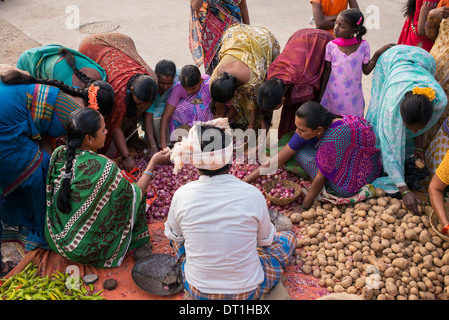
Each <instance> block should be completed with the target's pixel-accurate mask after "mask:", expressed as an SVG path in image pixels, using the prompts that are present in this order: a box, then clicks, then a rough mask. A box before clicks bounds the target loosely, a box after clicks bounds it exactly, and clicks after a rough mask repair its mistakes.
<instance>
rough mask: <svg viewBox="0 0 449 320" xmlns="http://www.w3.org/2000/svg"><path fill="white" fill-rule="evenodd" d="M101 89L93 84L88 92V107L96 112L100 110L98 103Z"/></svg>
mask: <svg viewBox="0 0 449 320" xmlns="http://www.w3.org/2000/svg"><path fill="white" fill-rule="evenodd" d="M99 89H100V87H96V86H94V85H93V84H92V85H91V86H90V87H89V90H88V98H89V101H88V107H89V108H92V109H95V110H99V107H98V102H97V92H98V90H99Z"/></svg>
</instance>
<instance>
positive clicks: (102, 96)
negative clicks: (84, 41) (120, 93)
mask: <svg viewBox="0 0 449 320" xmlns="http://www.w3.org/2000/svg"><path fill="white" fill-rule="evenodd" d="M59 54H60V55H62V57H63V58H65V60H66V62H67V64H68V65H69V66H70V67H71V68H72V70H73V72H74V73H75V75H76V76H77V77H78V78H79V79H80V80H81V81H82V82H83V83H84V84H85V85H86V88H87V89H88V88H89V87H90V85H92V84H94V85H95V86H98V87H100V89H99V90H98V92H97V103H98V107H99V108H100V113H101V114H103V115H106V114H109V113H110V112H111V110H112V104H113V102H114V97H115V93H114V88H112V86H111V85H110V84H109V83H107V82H105V81H103V80H97V79H93V78H91V77H89V76H87V75H86V74H84V73H83V72H82V71H80V70H79V69H78V68H77V67H76V66H75V65H76V61H75V56H74V54H73V53H72V52H71V51H70V50H69V49H67V48H61V49H59Z"/></svg>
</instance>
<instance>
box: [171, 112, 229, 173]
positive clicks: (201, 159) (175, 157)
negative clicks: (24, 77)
mask: <svg viewBox="0 0 449 320" xmlns="http://www.w3.org/2000/svg"><path fill="white" fill-rule="evenodd" d="M202 125H206V126H212V127H216V128H219V129H223V130H224V132H225V135H226V136H229V137H231V136H232V134H231V128H230V126H229V122H228V118H218V119H214V120H210V121H207V122H197V123H195V124H194V125H193V126H192V128H191V129H190V130H189V134H188V136H187V137H182V140H181V141H180V142H177V143H176V144H175V145H174V146H173V148H172V154H171V156H170V159H171V161H172V162H173V164H174V169H173V173H174V174H177V173H178V170H180V169H182V168H183V166H184V164H191V165H193V166H194V167H195V168H197V169H200V170H211V171H213V170H218V169H221V168H223V167H224V166H225V165H226V164H228V163H231V161H232V156H233V143H230V144H229V145H228V146H227V147H226V148H224V149H219V150H214V151H204V152H203V151H202V150H201V138H202V137H201V126H202ZM220 145H221V144H220Z"/></svg>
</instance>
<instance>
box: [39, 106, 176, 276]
mask: <svg viewBox="0 0 449 320" xmlns="http://www.w3.org/2000/svg"><path fill="white" fill-rule="evenodd" d="M68 122H69V124H68V128H67V145H66V146H60V147H58V148H57V149H56V150H55V152H54V153H53V155H52V157H51V161H50V167H49V171H48V175H47V189H46V198H47V216H46V227H45V236H46V238H47V242H48V244H49V246H50V247H51V248H52V249H53V250H54V251H56V252H58V253H59V254H60V255H62V256H63V257H65V258H67V259H69V260H71V261H74V262H78V263H81V264H85V265H91V266H94V267H97V268H111V267H117V266H120V264H121V263H122V261H123V258H124V257H125V256H126V253H127V252H128V251H129V250H131V249H134V248H137V247H139V246H141V245H148V243H149V237H150V235H149V231H148V225H147V220H146V213H145V205H146V201H145V194H146V190H147V189H148V187H149V185H150V182H151V181H152V179H153V176H154V175H153V170H154V168H155V166H156V164H158V163H162V162H164V161H167V160H168V158H169V152H167V151H160V152H158V153H156V154H155V155H154V156H153V157H152V158H151V161H150V162H149V163H148V166H147V168H146V170H145V172H144V174H143V175H142V177H141V178H140V179H139V180H138V181H137V182H136V183H130V182H128V181H127V180H126V179H125V177H124V176H123V175H122V173H121V170H120V169H119V167H117V165H116V164H115V163H114V162H113V161H112V160H110V159H108V158H107V157H105V156H103V155H99V154H97V153H96V150H97V149H99V148H101V147H102V146H103V145H104V141H105V137H106V133H107V130H106V128H105V122H104V119H103V116H101V115H100V114H99V113H98V112H97V111H96V110H94V109H91V108H82V109H78V110H76V111H74V112H73V113H72V114H71V115H70V117H69V120H68ZM150 246H151V245H150Z"/></svg>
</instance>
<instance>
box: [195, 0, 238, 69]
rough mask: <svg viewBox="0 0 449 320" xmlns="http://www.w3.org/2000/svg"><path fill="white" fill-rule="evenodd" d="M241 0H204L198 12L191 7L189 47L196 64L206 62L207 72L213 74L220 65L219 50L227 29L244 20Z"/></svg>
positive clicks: (199, 64)
mask: <svg viewBox="0 0 449 320" xmlns="http://www.w3.org/2000/svg"><path fill="white" fill-rule="evenodd" d="M240 2H241V0H204V1H203V7H202V8H201V9H200V11H199V12H198V13H197V12H195V11H193V9H191V16H190V25H189V27H190V32H189V47H190V51H191V52H192V57H193V60H194V61H195V64H196V66H198V67H199V66H201V65H202V64H203V63H204V69H205V71H206V74H208V75H211V74H212V72H213V71H214V69H215V67H216V66H217V65H218V62H219V60H218V52H219V51H220V47H221V39H222V36H223V33H224V32H225V30H226V29H227V28H228V27H229V26H231V25H233V24H234V23H241V22H242V13H241V11H240V7H239V5H240Z"/></svg>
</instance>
